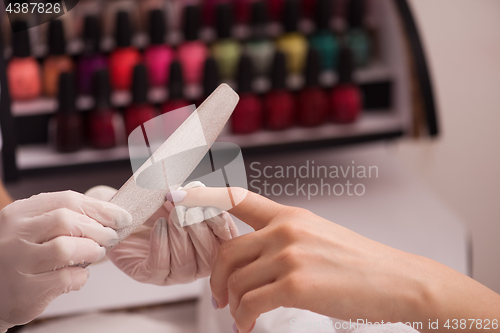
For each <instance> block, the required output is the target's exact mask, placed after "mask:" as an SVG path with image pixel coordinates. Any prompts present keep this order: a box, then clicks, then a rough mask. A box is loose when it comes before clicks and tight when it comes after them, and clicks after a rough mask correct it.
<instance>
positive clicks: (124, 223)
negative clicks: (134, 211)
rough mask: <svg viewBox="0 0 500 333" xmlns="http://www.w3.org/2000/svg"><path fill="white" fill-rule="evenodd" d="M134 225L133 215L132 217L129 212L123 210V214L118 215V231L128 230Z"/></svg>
mask: <svg viewBox="0 0 500 333" xmlns="http://www.w3.org/2000/svg"><path fill="white" fill-rule="evenodd" d="M132 224H133V221H132V215H130V213H129V212H127V211H126V210H123V212H121V213H119V214H118V216H117V218H116V225H117V228H118V229H124V228H128V227H130V226H131V225H132Z"/></svg>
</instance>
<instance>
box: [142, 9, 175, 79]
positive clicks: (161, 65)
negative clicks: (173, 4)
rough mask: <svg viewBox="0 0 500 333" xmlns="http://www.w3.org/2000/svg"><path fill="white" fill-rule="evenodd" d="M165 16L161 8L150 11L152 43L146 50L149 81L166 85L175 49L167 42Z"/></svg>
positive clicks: (150, 36) (145, 58)
mask: <svg viewBox="0 0 500 333" xmlns="http://www.w3.org/2000/svg"><path fill="white" fill-rule="evenodd" d="M165 30H166V25H165V17H164V14H163V12H162V11H161V10H160V9H156V10H152V11H151V12H150V13H149V38H150V43H151V45H150V46H149V47H148V48H147V49H146V51H145V52H144V62H145V64H146V66H147V68H148V75H149V83H150V84H151V85H152V86H156V87H159V86H164V85H165V84H167V81H168V74H169V71H170V64H171V63H172V61H173V60H174V58H175V52H174V50H173V49H172V48H171V47H169V46H167V45H166V44H165Z"/></svg>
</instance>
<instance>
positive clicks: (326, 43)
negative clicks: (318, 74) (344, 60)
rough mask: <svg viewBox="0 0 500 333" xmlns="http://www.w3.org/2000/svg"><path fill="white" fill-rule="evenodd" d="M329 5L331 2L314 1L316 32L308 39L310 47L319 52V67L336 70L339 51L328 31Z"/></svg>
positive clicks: (337, 44)
mask: <svg viewBox="0 0 500 333" xmlns="http://www.w3.org/2000/svg"><path fill="white" fill-rule="evenodd" d="M331 5H332V1H331V0H317V1H316V15H315V21H316V32H315V33H314V34H313V35H312V36H311V37H310V38H309V43H310V45H311V46H312V47H314V48H315V49H316V50H318V52H319V55H320V57H321V67H322V69H324V70H334V69H336V68H337V61H338V56H339V50H340V46H339V42H338V40H337V38H336V37H335V35H334V34H333V33H332V31H331V30H330V19H331V16H332V15H331V14H332V8H331Z"/></svg>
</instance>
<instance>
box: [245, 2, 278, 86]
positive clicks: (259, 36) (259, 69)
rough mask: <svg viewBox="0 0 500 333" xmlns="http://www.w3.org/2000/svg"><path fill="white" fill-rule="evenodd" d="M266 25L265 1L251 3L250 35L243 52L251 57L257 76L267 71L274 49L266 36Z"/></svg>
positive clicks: (265, 73)
mask: <svg viewBox="0 0 500 333" xmlns="http://www.w3.org/2000/svg"><path fill="white" fill-rule="evenodd" d="M267 25H268V17H267V8H266V2H265V1H262V0H260V1H257V2H254V3H252V15H251V27H252V36H251V38H250V39H249V40H248V41H247V42H246V44H245V52H246V53H247V54H248V55H249V56H250V57H251V58H252V61H253V64H254V70H255V74H256V75H258V76H263V75H267V74H268V73H269V70H270V68H271V63H272V61H273V56H274V52H275V51H276V48H275V47H274V43H273V42H272V41H271V40H270V39H269V38H267V37H266V29H267Z"/></svg>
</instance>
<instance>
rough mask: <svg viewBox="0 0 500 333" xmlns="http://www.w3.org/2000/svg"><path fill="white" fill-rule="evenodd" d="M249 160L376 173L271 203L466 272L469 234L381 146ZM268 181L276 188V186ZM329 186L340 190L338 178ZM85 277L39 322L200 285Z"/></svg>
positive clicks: (102, 270)
mask: <svg viewBox="0 0 500 333" xmlns="http://www.w3.org/2000/svg"><path fill="white" fill-rule="evenodd" d="M253 160H255V161H259V162H260V163H261V164H260V168H259V169H261V170H262V169H263V167H264V166H267V165H270V166H276V165H282V166H290V165H295V166H297V168H298V167H300V166H302V165H305V164H306V161H307V160H309V161H310V162H309V163H312V161H313V160H314V164H315V165H316V166H318V165H324V166H327V167H329V166H348V165H353V164H352V161H354V162H355V163H354V165H356V166H361V165H362V166H366V167H368V166H377V167H378V171H379V176H378V178H371V179H354V180H353V181H354V183H363V184H364V186H365V188H366V193H365V194H364V195H363V196H347V195H343V196H335V195H332V196H317V197H314V198H311V200H308V199H307V197H304V196H298V197H297V196H293V197H288V196H283V195H282V196H279V197H272V198H273V199H275V200H277V201H279V202H280V203H283V204H287V205H294V206H301V207H304V208H307V209H309V210H311V211H313V212H314V213H316V214H318V215H320V216H322V217H324V218H326V219H329V220H331V221H333V222H335V223H338V224H341V225H343V226H345V227H347V228H349V229H352V230H354V231H356V232H358V233H360V234H362V235H364V236H366V237H369V238H371V239H374V240H376V241H379V242H382V243H384V244H387V245H389V246H393V247H395V248H398V249H401V250H404V251H407V252H411V253H415V254H419V255H423V256H426V257H429V258H431V259H434V260H436V261H439V262H441V263H443V264H445V265H447V266H449V267H451V268H453V269H455V270H457V271H459V272H461V273H464V274H468V273H469V271H470V260H469V254H470V253H469V246H470V244H469V234H468V232H467V229H466V228H465V226H464V224H463V223H462V221H461V220H460V219H459V218H458V217H457V216H456V215H455V214H454V213H453V212H452V211H450V210H449V209H448V208H447V207H446V206H445V205H444V204H443V203H442V202H441V201H440V200H439V198H438V197H436V196H435V195H434V194H433V193H432V192H431V191H429V189H427V188H426V187H425V186H424V185H423V184H422V183H421V182H420V181H419V180H418V179H417V178H415V177H414V176H413V175H411V174H410V173H408V172H407V171H406V170H404V168H402V167H401V166H400V165H398V164H397V162H396V159H395V158H393V156H391V152H390V149H388V147H387V146H386V145H381V144H376V145H369V146H364V147H361V148H358V147H356V148H349V149H342V150H318V151H315V152H309V153H300V154H286V155H280V156H279V159H277V158H276V157H275V156H271V155H270V156H267V157H262V158H260V157H259V158H258V159H256V158H253ZM255 167H256V165H254V168H255ZM247 172H248V176H252V175H255V174H256V172H254V171H252V170H251V169H247ZM249 179H250V180H252V179H253V178H249ZM268 181H270V182H272V183H273V184H274V183H276V182H277V180H276V179H269V180H268ZM291 181H295V180H294V179H285V180H280V182H279V183H280V184H286V183H288V182H291ZM300 181H302V182H308V181H310V180H307V179H300ZM325 181H326V180H325ZM330 181H331V180H330ZM334 181H335V182H341V183H345V179H339V180H334ZM311 182H312V181H311ZM306 186H307V185H306ZM238 222H239V221H238ZM239 226H240V227H241V228H240V230H241V231H242V232H243V233H245V232H249V231H251V229H250V228H249V227H248V226H246V225H244V224H242V223H241V222H239ZM90 272H91V276H90V279H89V281H88V283H87V285H86V286H85V287H84V288H83V289H82V290H81V291H79V292H73V293H70V294H66V295H63V296H61V297H59V298H58V299H56V300H55V301H54V302H53V303H52V304H51V305H50V306H49V307H48V308H47V309H46V311H45V312H44V313H43V315H42V316H43V317H52V316H59V315H65V314H71V313H80V312H87V311H95V310H103V309H116V308H118V309H120V308H127V307H135V306H140V305H148V304H155V303H166V302H174V301H179V300H184V299H190V298H196V297H197V296H198V295H199V294H200V292H201V289H202V283H201V282H194V283H191V284H187V285H179V286H170V287H157V286H150V285H144V284H140V283H136V282H135V281H133V280H131V279H130V278H128V277H127V276H126V275H125V274H123V273H122V272H120V271H119V270H118V269H116V268H115V267H114V266H113V265H112V263H110V262H109V261H107V262H103V263H99V264H95V265H92V266H90Z"/></svg>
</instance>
